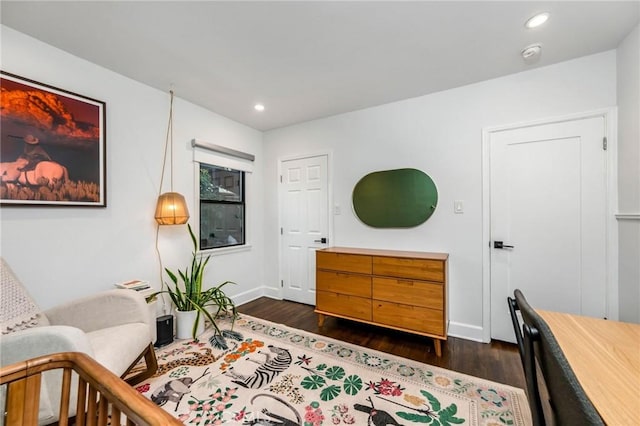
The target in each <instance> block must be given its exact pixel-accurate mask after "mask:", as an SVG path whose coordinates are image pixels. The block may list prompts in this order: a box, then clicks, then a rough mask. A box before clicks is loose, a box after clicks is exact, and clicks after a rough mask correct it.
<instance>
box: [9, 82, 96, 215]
mask: <svg viewBox="0 0 640 426" xmlns="http://www.w3.org/2000/svg"><path fill="white" fill-rule="evenodd" d="M0 88H1V89H2V96H1V97H0V108H1V111H2V114H1V115H0V174H1V176H0V205H2V206H12V205H17V206H68V207H106V206H107V191H106V183H107V159H106V139H107V138H106V103H105V102H103V101H99V100H96V99H92V98H89V97H86V96H82V95H79V94H77V93H73V92H69V91H67V90H63V89H59V88H57V87H54V86H50V85H48V84H44V83H40V82H37V81H34V80H30V79H27V78H24V77H21V76H18V75H15V74H11V73H8V72H5V71H0Z"/></svg>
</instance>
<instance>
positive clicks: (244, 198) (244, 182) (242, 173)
mask: <svg viewBox="0 0 640 426" xmlns="http://www.w3.org/2000/svg"><path fill="white" fill-rule="evenodd" d="M203 167H204V168H214V169H220V170H227V171H232V172H236V173H240V183H241V185H240V186H241V188H240V194H241V196H240V201H226V200H206V199H204V200H203V199H202V198H201V196H200V195H201V193H200V185H201V170H202V168H203ZM196 176H197V191H196V193H197V204H198V205H197V209H198V249H199V251H201V252H207V251H216V252H217V251H231V250H233V251H235V250H237V249H238V248H243V247H247V246H248V244H247V193H246V186H247V176H248V172H246V171H244V170H239V169H234V168H232V167H225V166H219V165H216V164H210V163H207V162H197V167H196ZM203 205H227V206H229V205H231V206H241V208H242V223H241V230H242V231H241V235H242V242H238V243H236V244H225V245H220V246H215V247H202V206H203Z"/></svg>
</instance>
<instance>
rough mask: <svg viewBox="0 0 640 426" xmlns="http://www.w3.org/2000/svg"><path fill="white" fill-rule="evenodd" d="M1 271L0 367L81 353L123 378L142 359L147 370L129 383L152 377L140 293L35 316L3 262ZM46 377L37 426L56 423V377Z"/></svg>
mask: <svg viewBox="0 0 640 426" xmlns="http://www.w3.org/2000/svg"><path fill="white" fill-rule="evenodd" d="M1 268H2V271H1V280H0V281H1V287H0V290H1V292H2V301H1V302H0V323H1V325H2V336H1V337H0V367H1V366H6V365H10V364H14V363H16V362H20V361H24V360H27V359H31V358H35V357H37V356H41V355H47V354H52V353H57V352H83V353H86V354H87V355H89V356H90V357H92V358H93V359H95V360H96V361H98V362H99V363H100V364H102V365H103V366H104V367H106V368H107V369H108V370H110V371H111V372H113V373H114V374H115V375H117V376H120V377H122V378H125V377H126V376H127V375H128V374H129V372H130V371H131V369H132V368H133V367H134V366H135V365H136V364H137V363H138V361H139V360H140V359H142V357H144V358H145V362H146V369H145V370H143V371H140V372H138V373H136V374H135V375H130V376H129V377H126V381H127V382H128V383H129V384H135V383H138V382H140V381H142V380H144V379H146V378H148V377H150V376H152V375H153V374H154V373H155V371H156V370H157V361H156V357H155V352H154V350H153V343H152V341H151V339H152V333H151V332H152V328H151V327H155V321H154V322H152V318H150V314H149V309H148V308H147V304H146V301H145V300H144V297H142V296H141V295H140V294H137V293H136V292H135V291H131V290H110V291H106V292H103V293H100V294H97V295H94V296H89V297H85V298H82V299H79V300H75V301H73V302H69V303H66V304H63V305H61V306H57V307H55V308H53V309H49V310H47V311H44V312H38V309H37V307H36V306H35V303H33V300H32V299H31V297H30V296H29V294H28V293H27V292H26V290H25V289H24V287H23V286H22V285H21V284H20V282H19V281H18V279H17V278H16V276H15V275H14V274H13V271H11V269H10V268H9V266H8V265H7V264H6V262H5V261H4V259H2V260H1ZM11 317H13V318H11ZM47 374H50V375H49V376H48V377H47V376H45V380H44V386H43V388H42V391H41V395H40V405H41V407H40V413H39V423H40V424H47V423H51V422H54V421H56V420H58V418H57V412H58V407H59V405H60V400H59V395H57V393H58V392H59V389H60V377H59V375H58V376H55V375H54V374H53V373H47Z"/></svg>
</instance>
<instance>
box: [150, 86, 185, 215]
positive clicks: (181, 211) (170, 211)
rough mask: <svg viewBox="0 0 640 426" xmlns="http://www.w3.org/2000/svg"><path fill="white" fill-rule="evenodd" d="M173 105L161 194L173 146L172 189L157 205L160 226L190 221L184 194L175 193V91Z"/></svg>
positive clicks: (159, 199)
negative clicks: (169, 149)
mask: <svg viewBox="0 0 640 426" xmlns="http://www.w3.org/2000/svg"><path fill="white" fill-rule="evenodd" d="M169 93H170V94H171V103H170V106H169V125H168V127H167V139H166V141H165V144H164V158H163V160H162V176H161V177H160V192H162V183H163V181H164V169H165V165H166V163H167V148H168V147H169V146H171V175H170V176H171V187H170V191H169V192H165V193H164V194H162V193H161V194H160V195H159V196H158V204H157V205H156V215H155V218H156V221H157V222H158V224H160V225H183V224H185V223H187V221H188V220H189V209H188V208H187V202H186V201H185V199H184V197H183V196H182V194H179V193H177V192H173V90H170V91H169Z"/></svg>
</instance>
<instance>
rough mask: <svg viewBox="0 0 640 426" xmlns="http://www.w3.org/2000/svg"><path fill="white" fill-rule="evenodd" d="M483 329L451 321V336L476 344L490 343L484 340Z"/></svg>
mask: <svg viewBox="0 0 640 426" xmlns="http://www.w3.org/2000/svg"><path fill="white" fill-rule="evenodd" d="M483 333H484V331H483V328H482V327H479V326H477V325H470V324H463V323H459V322H454V321H449V336H451V337H459V338H460V339H466V340H473V341H474V342H480V343H488V342H485V341H484V340H483Z"/></svg>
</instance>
